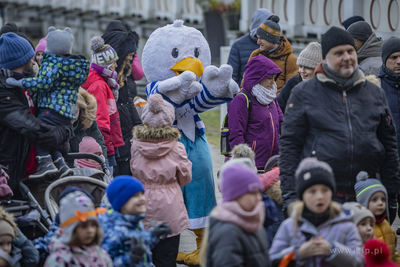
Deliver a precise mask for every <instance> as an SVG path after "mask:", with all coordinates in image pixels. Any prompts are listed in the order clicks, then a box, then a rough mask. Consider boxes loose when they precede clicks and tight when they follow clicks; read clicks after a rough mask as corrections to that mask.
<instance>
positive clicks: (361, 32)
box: [347, 21, 383, 76]
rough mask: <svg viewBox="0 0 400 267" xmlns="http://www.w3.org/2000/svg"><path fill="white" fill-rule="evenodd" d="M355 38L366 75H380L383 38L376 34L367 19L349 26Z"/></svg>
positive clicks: (349, 30) (348, 29) (358, 58)
mask: <svg viewBox="0 0 400 267" xmlns="http://www.w3.org/2000/svg"><path fill="white" fill-rule="evenodd" d="M347 31H348V32H349V33H350V34H351V36H352V37H353V39H354V43H355V45H356V51H357V60H358V64H359V65H360V68H361V69H362V70H363V71H364V74H365V75H370V74H373V75H375V76H378V73H379V69H380V68H381V66H382V60H381V45H382V43H383V40H382V38H381V37H378V36H376V34H375V33H374V32H373V31H372V28H371V26H370V25H369V24H368V23H367V22H365V21H357V22H354V23H353V24H351V25H350V27H349V28H347Z"/></svg>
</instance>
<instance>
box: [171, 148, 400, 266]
mask: <svg viewBox="0 0 400 267" xmlns="http://www.w3.org/2000/svg"><path fill="white" fill-rule="evenodd" d="M210 150H211V157H212V160H213V168H214V179H215V184H216V185H217V184H218V180H217V172H218V171H219V170H220V168H221V166H222V164H223V163H224V156H222V155H221V154H220V153H219V148H218V147H216V146H213V145H211V144H210ZM215 194H216V196H217V201H218V200H219V199H221V198H222V196H221V193H220V192H219V191H218V188H217V187H216V189H215ZM392 227H393V229H394V230H395V231H396V230H397V228H398V227H400V220H399V218H398V217H397V218H396V220H395V221H394V223H393V224H392ZM195 249H196V236H195V235H194V233H193V232H191V231H188V230H186V231H184V232H183V233H182V234H181V242H180V245H179V251H180V252H192V251H193V250H195ZM397 250H398V251H399V253H400V238H398V240H397ZM176 266H179V267H183V266H186V265H185V264H177V265H176Z"/></svg>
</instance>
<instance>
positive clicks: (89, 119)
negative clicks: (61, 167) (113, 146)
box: [68, 89, 107, 168]
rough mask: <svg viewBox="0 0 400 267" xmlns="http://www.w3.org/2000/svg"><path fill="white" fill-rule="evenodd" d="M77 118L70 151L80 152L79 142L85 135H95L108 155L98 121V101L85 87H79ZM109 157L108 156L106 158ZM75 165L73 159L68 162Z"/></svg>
mask: <svg viewBox="0 0 400 267" xmlns="http://www.w3.org/2000/svg"><path fill="white" fill-rule="evenodd" d="M76 108H77V110H76V111H77V119H76V120H75V121H74V122H73V127H74V134H75V136H74V137H72V138H71V139H70V140H69V144H70V150H69V151H70V152H79V143H80V142H81V141H82V139H83V137H85V136H90V137H93V138H94V139H95V140H96V142H97V143H98V144H99V145H100V146H101V150H102V154H103V155H104V157H105V158H106V157H107V147H106V145H105V143H104V137H103V135H102V134H101V132H100V130H99V127H98V126H97V122H96V111H97V102H96V98H94V96H93V95H91V94H89V93H88V92H86V90H84V89H79V94H78V100H77V102H76ZM106 159H107V158H106ZM68 165H70V167H71V168H72V167H73V165H74V164H73V161H71V162H68Z"/></svg>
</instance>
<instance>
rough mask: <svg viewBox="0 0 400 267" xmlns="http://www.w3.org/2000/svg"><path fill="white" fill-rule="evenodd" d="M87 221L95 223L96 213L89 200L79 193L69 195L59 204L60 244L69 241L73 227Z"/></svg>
mask: <svg viewBox="0 0 400 267" xmlns="http://www.w3.org/2000/svg"><path fill="white" fill-rule="evenodd" d="M88 220H92V221H97V222H98V219H97V211H96V209H95V207H94V204H93V202H92V200H90V198H88V196H87V195H86V194H84V193H82V192H81V191H74V192H72V193H69V194H68V195H66V196H65V197H63V198H62V199H61V202H60V222H61V227H62V235H61V242H63V243H66V244H68V243H69V242H70V241H71V237H72V233H73V232H74V229H75V227H76V226H77V225H78V224H79V223H81V222H85V221H88Z"/></svg>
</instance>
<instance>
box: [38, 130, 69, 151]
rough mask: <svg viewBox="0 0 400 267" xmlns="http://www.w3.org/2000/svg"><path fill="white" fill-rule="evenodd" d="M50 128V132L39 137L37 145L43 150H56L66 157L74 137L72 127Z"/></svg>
mask: <svg viewBox="0 0 400 267" xmlns="http://www.w3.org/2000/svg"><path fill="white" fill-rule="evenodd" d="M48 126H49V128H50V130H49V131H47V132H46V133H44V134H41V135H39V136H38V137H37V140H36V144H37V145H38V146H40V147H41V148H43V149H47V150H54V149H55V150H57V151H60V152H61V153H62V154H63V155H65V154H66V153H68V151H69V139H70V138H71V137H73V136H74V132H73V130H72V125H71V124H70V125H57V126H50V125H48Z"/></svg>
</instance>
